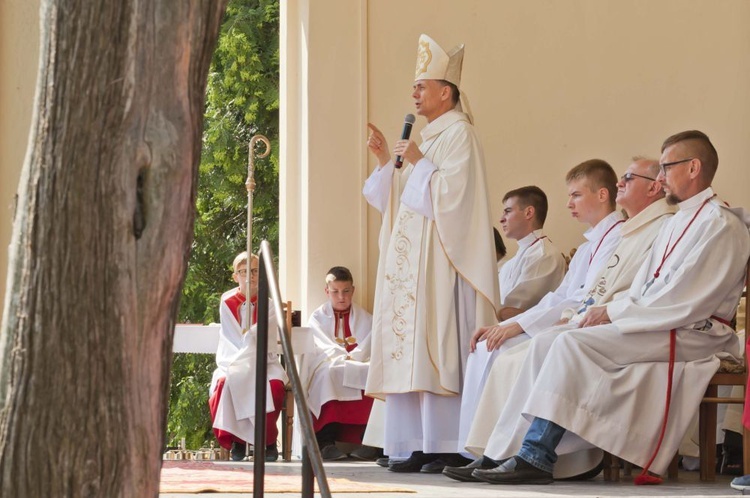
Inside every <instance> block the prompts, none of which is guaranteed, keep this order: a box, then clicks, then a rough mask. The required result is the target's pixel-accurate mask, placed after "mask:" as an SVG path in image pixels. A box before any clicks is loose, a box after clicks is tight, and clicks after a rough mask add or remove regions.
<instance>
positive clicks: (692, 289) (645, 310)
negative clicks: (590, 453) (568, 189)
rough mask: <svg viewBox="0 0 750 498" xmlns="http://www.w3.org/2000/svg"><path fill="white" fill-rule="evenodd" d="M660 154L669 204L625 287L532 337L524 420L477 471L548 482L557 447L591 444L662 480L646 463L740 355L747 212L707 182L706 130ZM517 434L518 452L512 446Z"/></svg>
mask: <svg viewBox="0 0 750 498" xmlns="http://www.w3.org/2000/svg"><path fill="white" fill-rule="evenodd" d="M660 163H661V169H662V170H663V171H662V172H660V173H659V176H658V177H657V178H658V179H659V180H660V181H661V182H662V183H663V185H664V189H665V191H666V194H667V201H668V202H670V203H673V204H676V205H677V207H678V211H677V213H676V214H675V215H674V216H673V217H672V218H671V219H670V220H669V221H668V222H667V223H666V224H665V225H664V227H663V229H662V230H660V232H659V234H658V235H657V238H656V240H655V241H654V244H653V246H652V248H651V250H650V251H649V252H648V255H647V257H646V260H645V261H644V263H643V265H642V266H641V267H640V269H639V271H638V274H637V275H636V277H635V279H634V281H633V284H632V285H631V287H630V289H629V290H628V292H627V293H626V294H624V295H622V296H621V297H617V298H615V299H613V300H612V301H610V302H609V303H607V304H606V305H603V306H594V307H590V308H589V309H588V311H587V313H586V315H585V316H584V318H583V320H582V321H581V323H580V327H581V328H579V329H575V330H570V331H567V332H565V333H562V334H557V335H556V336H555V337H554V339H553V341H552V342H551V344H549V343H545V342H544V341H541V340H540V341H532V343H531V345H530V351H529V353H528V356H527V358H526V361H525V362H524V364H523V367H522V369H521V373H520V378H525V379H526V382H527V383H528V384H527V385H528V386H530V387H529V388H528V391H527V394H526V399H525V402H524V405H523V408H522V409H521V410H520V413H521V417H518V418H523V419H525V420H526V421H527V422H526V423H523V424H518V425H517V426H516V427H515V428H514V432H515V433H513V432H512V433H511V434H510V435H509V436H508V437H507V438H506V444H505V447H504V448H503V449H502V451H499V452H498V453H497V454H496V456H497V457H498V458H507V460H505V461H503V462H502V464H500V465H499V466H498V467H496V468H494V469H488V470H475V471H474V472H473V475H474V476H475V477H478V478H479V479H481V480H484V481H487V482H492V483H496V484H548V483H551V482H552V480H553V471H554V468H555V466H556V462H557V461H558V455H564V454H570V453H573V452H575V451H580V450H583V449H586V448H590V447H592V445H593V446H595V447H598V448H601V449H603V450H605V451H608V452H610V453H612V454H614V455H616V456H618V457H620V458H622V459H624V460H626V461H629V462H633V463H635V464H636V465H639V466H642V467H643V472H642V473H641V475H639V476H638V477H637V478H636V480H635V482H636V484H654V483H658V482H660V480H659V479H657V478H654V477H652V476H650V475H648V473H647V472H648V470H652V471H653V472H655V473H657V474H663V473H664V472H665V471H666V469H667V466H668V465H669V462H670V461H671V459H672V457H673V456H674V454H675V452H676V451H677V448H678V447H679V444H680V441H681V439H682V438H683V436H684V434H685V432H686V431H687V429H688V427H689V424H690V422H691V420H692V418H693V415H694V414H695V413H696V411H697V409H698V406H699V404H700V401H701V398H702V396H703V393H704V390H705V386H706V385H707V384H708V382H709V380H710V379H711V377H712V376H713V374H714V373H715V372H716V369H717V368H718V365H719V359H718V357H717V355H719V354H729V355H732V356H734V357H739V348H738V340H737V336H736V334H735V333H734V331H733V330H732V328H731V326H730V325H729V321H730V320H731V319H732V317H733V316H734V313H735V311H736V308H737V302H738V301H739V296H740V293H741V291H742V288H743V286H744V277H745V265H746V263H747V260H748V256H750V235H749V234H748V227H747V225H746V222H745V221H744V220H745V219H747V218H746V217H745V213H744V211H743V210H733V209H730V208H729V207H728V206H727V205H726V204H725V203H724V202H722V201H721V200H719V199H718V198H717V197H716V194H715V193H714V192H713V190H712V189H711V182H712V180H713V178H714V175H715V173H716V169H717V167H718V155H717V153H716V149H715V148H714V146H713V144H711V141H710V140H709V139H708V137H707V136H706V135H705V134H704V133H702V132H699V131H695V130H692V131H686V132H682V133H678V134H676V135H673V136H671V137H669V138H667V140H666V141H665V142H664V144H663V146H662V155H661V160H660ZM540 337H541V336H540ZM670 407H671V408H672V411H670ZM667 414H668V415H669V417H668V418H667ZM528 422H530V425H529V423H528ZM519 433H520V434H521V439H522V441H521V444H520V449H519V448H517V447H514V446H513V444H512V442H513V441H515V440H517V438H518V436H519Z"/></svg>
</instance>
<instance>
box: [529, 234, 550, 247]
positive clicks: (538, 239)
mask: <svg viewBox="0 0 750 498" xmlns="http://www.w3.org/2000/svg"><path fill="white" fill-rule="evenodd" d="M546 238H547V236H546V235H542V236H541V237H537V238H535V239H534V242H532V243H531V244H529V247H531V246H533V245H534V244H536V243H537V242H539V241H540V240H542V239H546Z"/></svg>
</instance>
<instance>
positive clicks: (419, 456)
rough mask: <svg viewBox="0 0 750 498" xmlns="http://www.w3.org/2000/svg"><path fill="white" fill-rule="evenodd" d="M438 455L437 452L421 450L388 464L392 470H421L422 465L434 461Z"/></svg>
mask: <svg viewBox="0 0 750 498" xmlns="http://www.w3.org/2000/svg"><path fill="white" fill-rule="evenodd" d="M438 457H439V455H437V454H436V453H422V452H421V451H415V452H413V453H412V454H411V456H410V457H409V458H407V459H406V460H403V461H401V462H396V463H394V464H391V465H388V470H390V471H391V472H421V470H422V467H423V466H424V465H425V464H428V463H430V462H434V461H435V460H437V459H438Z"/></svg>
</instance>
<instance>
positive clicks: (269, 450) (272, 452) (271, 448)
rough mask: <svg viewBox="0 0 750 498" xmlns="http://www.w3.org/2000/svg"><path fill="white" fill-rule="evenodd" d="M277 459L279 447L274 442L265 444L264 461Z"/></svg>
mask: <svg viewBox="0 0 750 498" xmlns="http://www.w3.org/2000/svg"><path fill="white" fill-rule="evenodd" d="M278 459H279V449H278V448H277V447H276V444H275V443H274V444H269V445H268V446H266V462H275V461H276V460H278Z"/></svg>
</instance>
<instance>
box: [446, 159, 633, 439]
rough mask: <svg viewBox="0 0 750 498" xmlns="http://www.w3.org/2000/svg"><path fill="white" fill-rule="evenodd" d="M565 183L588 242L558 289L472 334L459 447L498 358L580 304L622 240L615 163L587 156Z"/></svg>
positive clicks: (569, 174)
mask: <svg viewBox="0 0 750 498" xmlns="http://www.w3.org/2000/svg"><path fill="white" fill-rule="evenodd" d="M566 183H567V186H568V196H569V201H568V209H570V211H571V214H572V215H573V217H574V218H576V219H577V220H579V221H580V222H582V223H586V224H588V225H589V229H588V230H587V231H586V232H585V233H584V237H585V238H586V242H584V243H583V244H581V245H580V246H579V247H578V250H577V251H576V254H575V256H574V257H573V259H572V260H571V262H570V269H569V270H568V272H567V274H566V275H565V277H564V279H563V281H562V283H561V284H560V285H559V286H558V287H557V289H555V290H553V291H551V292H549V293H548V294H547V295H545V296H544V297H543V298H542V299H541V301H539V302H538V303H537V304H536V305H535V306H533V307H531V308H530V309H528V310H526V311H524V312H523V313H521V314H518V315H515V316H511V317H509V318H508V319H506V320H503V321H502V322H501V323H500V324H499V325H493V326H487V327H482V328H480V329H478V330H477V331H476V333H475V334H474V335H473V337H472V339H471V344H470V348H471V351H472V353H471V355H470V357H469V361H468V365H467V371H466V377H465V379H466V380H465V381H464V385H463V389H464V392H463V401H462V405H461V425H460V430H461V432H460V436H459V443H458V444H459V445H458V447H457V448H458V450H459V451H464V447H465V446H466V438H467V436H468V432H469V429H470V427H471V423H472V420H473V419H474V416H475V413H476V407H477V404H478V403H479V397H480V394H481V393H482V390H483V388H484V383H485V382H486V380H487V375H488V374H489V371H490V369H491V368H492V364H493V362H494V360H495V358H497V357H498V355H500V354H502V353H504V352H505V351H507V350H508V349H510V348H511V347H513V346H515V345H516V344H520V343H521V342H524V341H527V340H528V339H529V338H530V337H533V336H534V335H536V334H537V333H538V332H540V331H542V330H544V329H546V328H548V327H550V326H552V325H554V324H555V323H556V322H557V321H559V320H560V314H561V312H562V311H563V310H564V309H566V308H569V307H572V306H577V305H578V304H579V303H580V302H581V300H582V298H583V296H584V295H585V293H586V291H587V290H588V289H589V288H591V287H592V286H593V284H594V282H595V277H596V275H597V274H598V273H599V270H600V269H601V268H602V267H603V266H604V263H605V262H606V261H607V260H608V259H609V257H610V256H611V255H612V253H613V252H614V250H615V247H617V244H618V243H619V242H620V229H621V227H622V222H623V217H622V214H620V213H619V212H617V211H615V196H616V192H617V186H616V185H617V175H616V174H615V172H614V170H613V169H612V167H611V166H610V165H609V164H607V163H606V162H605V161H602V160H601V159H591V160H588V161H585V162H583V163H581V164H579V165H577V166H575V167H574V168H572V169H571V170H570V171H569V172H568V174H567V175H566Z"/></svg>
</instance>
